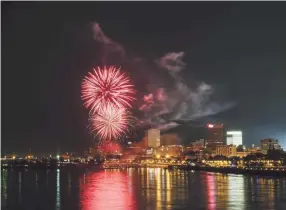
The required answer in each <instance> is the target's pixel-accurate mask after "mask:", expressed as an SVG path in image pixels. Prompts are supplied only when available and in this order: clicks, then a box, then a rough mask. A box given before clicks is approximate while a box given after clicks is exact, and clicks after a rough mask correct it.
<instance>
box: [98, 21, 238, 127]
mask: <svg viewBox="0 0 286 210" xmlns="http://www.w3.org/2000/svg"><path fill="white" fill-rule="evenodd" d="M93 36H94V40H95V41H97V42H99V43H102V44H103V45H104V55H103V57H104V59H105V60H106V58H108V57H110V56H111V54H114V53H116V55H117V56H119V57H120V58H121V59H124V60H128V61H129V62H131V63H132V62H135V61H137V60H136V59H130V58H127V57H126V53H125V49H124V48H123V46H122V45H120V44H118V43H117V42H115V41H113V40H111V39H110V38H109V37H107V36H106V35H105V34H104V33H103V31H102V30H101V28H100V26H99V24H98V23H94V24H93ZM184 55H185V53H184V52H183V51H181V52H169V53H166V54H165V55H164V56H162V57H160V58H158V59H154V62H153V67H151V68H152V69H147V70H146V69H144V68H140V66H138V62H136V65H134V66H137V67H138V69H144V71H145V72H144V74H148V72H152V71H154V70H156V69H157V70H159V69H161V70H163V71H162V72H163V73H164V74H167V75H168V77H170V78H171V81H172V88H166V86H168V87H169V86H170V85H169V81H168V82H166V84H163V85H162V84H159V83H158V85H155V86H156V88H153V89H151V90H150V89H149V92H148V93H147V94H145V95H144V96H143V97H142V99H139V101H141V103H140V105H139V107H138V109H139V110H140V111H141V112H143V113H144V117H143V118H142V119H140V121H139V120H138V124H140V125H142V124H149V125H151V126H153V127H156V128H158V129H161V130H168V129H170V128H174V127H176V126H178V125H179V124H178V123H177V122H176V121H178V120H195V119H198V118H201V117H206V116H211V115H215V114H218V113H220V112H223V111H226V110H227V109H230V108H232V107H233V106H234V105H235V103H233V102H225V101H220V102H219V101H218V100H216V99H214V97H213V96H214V93H215V88H214V87H213V86H212V85H210V84H207V83H205V82H200V83H198V84H197V86H196V87H192V88H190V87H189V86H188V85H187V83H186V81H185V80H184V79H183V78H182V76H181V74H182V71H184V70H185V69H186V68H187V64H186V63H185V62H184V61H183V58H184ZM144 60H146V59H142V58H140V63H142V62H144ZM136 71H137V69H136ZM152 79H154V78H152ZM160 80H161V78H160ZM158 81H159V78H158ZM135 85H136V82H135ZM158 86H159V87H158Z"/></svg>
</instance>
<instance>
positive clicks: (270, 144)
mask: <svg viewBox="0 0 286 210" xmlns="http://www.w3.org/2000/svg"><path fill="white" fill-rule="evenodd" d="M260 143H261V153H263V154H267V153H268V150H281V146H280V144H279V142H278V140H277V139H263V140H261V141H260Z"/></svg>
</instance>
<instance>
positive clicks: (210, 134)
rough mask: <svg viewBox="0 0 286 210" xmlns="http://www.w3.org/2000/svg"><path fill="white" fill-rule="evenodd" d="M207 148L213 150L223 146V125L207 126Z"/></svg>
mask: <svg viewBox="0 0 286 210" xmlns="http://www.w3.org/2000/svg"><path fill="white" fill-rule="evenodd" d="M206 140H207V147H208V148H210V149H212V150H215V149H216V146H218V145H223V144H224V131H223V124H207V139H206Z"/></svg>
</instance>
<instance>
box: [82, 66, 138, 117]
mask: <svg viewBox="0 0 286 210" xmlns="http://www.w3.org/2000/svg"><path fill="white" fill-rule="evenodd" d="M134 93H135V89H134V86H133V85H132V84H130V79H129V78H128V77H127V76H125V74H124V73H122V72H121V71H120V69H118V68H115V67H104V68H102V69H101V68H99V67H98V68H97V69H94V71H93V72H89V74H88V76H86V77H85V78H84V80H83V82H82V100H83V101H84V105H85V107H86V108H89V109H90V110H91V111H92V112H93V113H95V112H99V111H101V113H102V110H106V108H107V107H108V106H114V107H116V108H121V109H122V108H130V107H131V102H132V101H133V100H134V99H135V98H134V97H133V95H134Z"/></svg>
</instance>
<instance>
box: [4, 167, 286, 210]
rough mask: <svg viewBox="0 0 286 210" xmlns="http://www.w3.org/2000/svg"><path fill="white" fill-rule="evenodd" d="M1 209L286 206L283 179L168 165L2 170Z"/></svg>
mask: <svg viewBox="0 0 286 210" xmlns="http://www.w3.org/2000/svg"><path fill="white" fill-rule="evenodd" d="M1 200H2V202H1V209H3V210H4V209H5V210H6V209H7V210H18V209H21V210H22V209H23V210H26V209H27V210H33V209H35V210H54V209H55V210H76V209H82V210H117V209H118V210H137V209H138V210H139V209H140V210H141V209H142V210H145V209H147V210H153V209H158V210H159V209H162V210H163V209H209V210H216V209H219V210H224V209H229V210H232V209H233V210H236V209H237V210H244V209H245V210H246V209H250V210H252V209H259V210H263V209H267V210H269V209H281V210H283V209H284V210H285V209H286V179H285V178H280V179H278V178H271V177H267V178H266V177H264V178H262V177H258V176H247V175H234V174H229V175H223V174H219V173H210V172H191V171H179V170H174V171H169V170H166V169H153V168H145V169H143V168H142V169H127V170H97V171H89V170H82V169H75V170H70V169H60V170H59V169H58V170H38V171H37V170H21V171H19V170H17V171H15V170H14V171H11V170H6V169H2V177H1Z"/></svg>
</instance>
